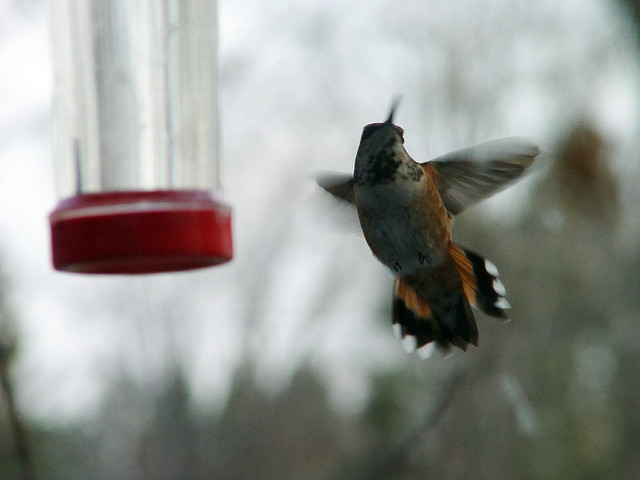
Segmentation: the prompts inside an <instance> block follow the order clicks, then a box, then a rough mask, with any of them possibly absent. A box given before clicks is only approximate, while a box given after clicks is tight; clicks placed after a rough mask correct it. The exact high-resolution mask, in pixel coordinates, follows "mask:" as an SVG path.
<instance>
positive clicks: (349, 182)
mask: <svg viewBox="0 0 640 480" xmlns="http://www.w3.org/2000/svg"><path fill="white" fill-rule="evenodd" d="M316 181H317V182H318V185H320V186H321V187H322V188H324V189H325V190H326V191H327V192H329V193H330V194H331V195H333V196H334V197H337V198H339V199H341V200H344V201H347V202H349V203H354V195H353V176H352V175H350V174H348V173H332V172H330V173H322V174H320V175H318V177H317V179H316Z"/></svg>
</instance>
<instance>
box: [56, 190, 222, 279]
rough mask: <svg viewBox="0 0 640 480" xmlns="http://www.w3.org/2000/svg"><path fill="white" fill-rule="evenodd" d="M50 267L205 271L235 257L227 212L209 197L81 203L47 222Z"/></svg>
mask: <svg viewBox="0 0 640 480" xmlns="http://www.w3.org/2000/svg"><path fill="white" fill-rule="evenodd" d="M49 221H50V223H51V245H52V251H53V266H54V268H55V269H56V270H63V271H67V272H81V273H131V274H133V273H156V272H170V271H178V270H189V269H193V268H201V267H208V266H211V265H217V264H219V263H223V262H226V261H228V260H230V259H231V257H232V254H233V248H232V242H231V209H230V208H229V207H228V206H227V205H225V204H223V203H221V202H218V201H216V200H214V199H213V197H212V196H211V195H210V193H209V192H206V191H197V190H178V191H174V190H162V191H151V192H109V193H91V194H84V195H78V196H75V197H72V198H68V199H66V200H62V201H61V202H60V203H59V204H58V206H57V207H56V209H55V210H54V211H53V212H52V213H51V215H50V216H49Z"/></svg>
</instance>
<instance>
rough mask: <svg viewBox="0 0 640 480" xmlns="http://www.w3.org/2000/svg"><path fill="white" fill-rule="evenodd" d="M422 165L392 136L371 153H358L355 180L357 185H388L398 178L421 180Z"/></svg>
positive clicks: (422, 173)
mask: <svg viewBox="0 0 640 480" xmlns="http://www.w3.org/2000/svg"><path fill="white" fill-rule="evenodd" d="M422 175H424V171H423V170H422V167H420V165H418V164H417V163H416V162H414V161H413V160H412V159H411V158H410V157H409V155H408V154H407V152H406V151H405V150H404V147H403V146H402V144H400V143H399V142H397V141H395V139H393V138H390V139H389V140H388V141H387V142H386V143H385V144H384V145H383V146H382V147H381V148H379V149H377V150H375V151H374V152H371V153H369V154H361V153H360V152H359V153H358V155H357V157H356V165H355V171H354V175H353V181H354V184H355V185H356V186H373V185H387V184H390V183H393V182H395V181H397V180H404V181H407V180H411V181H419V180H420V178H421V177H422Z"/></svg>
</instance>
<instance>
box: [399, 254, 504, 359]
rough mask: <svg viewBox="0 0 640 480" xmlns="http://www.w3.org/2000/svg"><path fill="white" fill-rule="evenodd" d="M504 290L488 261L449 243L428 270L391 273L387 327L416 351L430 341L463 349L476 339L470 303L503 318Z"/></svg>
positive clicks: (427, 350)
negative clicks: (439, 260) (396, 275)
mask: <svg viewBox="0 0 640 480" xmlns="http://www.w3.org/2000/svg"><path fill="white" fill-rule="evenodd" d="M505 294H506V292H505V289H504V286H503V285H502V282H500V280H499V279H498V269H497V268H496V266H495V265H494V264H493V263H492V262H490V261H489V260H485V259H484V258H482V257H481V256H479V255H477V254H475V253H473V252H471V251H469V250H466V249H463V248H460V247H458V246H456V245H454V244H453V243H451V244H450V247H449V255H448V257H447V258H446V259H445V261H444V262H443V263H442V264H441V265H440V266H438V267H437V268H436V269H434V270H433V271H430V272H428V273H424V274H414V275H410V276H406V277H403V278H396V279H395V282H394V288H393V308H392V316H393V329H394V331H395V333H396V335H397V336H398V337H399V338H400V340H401V341H402V345H403V347H404V348H405V350H407V351H408V352H412V351H414V350H416V351H417V352H418V354H419V355H420V356H422V357H427V356H429V355H430V354H431V352H432V351H433V349H434V347H435V346H438V347H439V348H440V349H442V350H444V351H447V350H449V349H450V348H451V346H455V347H458V348H460V349H462V350H466V349H467V346H468V345H469V343H471V344H473V345H477V344H478V328H477V326H476V322H475V319H474V316H473V312H472V311H471V306H473V307H475V308H477V309H479V310H482V311H483V312H485V313H486V314H488V315H491V316H494V317H499V318H503V319H507V318H508V317H507V313H506V310H507V309H508V308H510V305H509V303H508V302H507V300H506V299H505V298H504V295H505Z"/></svg>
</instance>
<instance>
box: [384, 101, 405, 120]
mask: <svg viewBox="0 0 640 480" xmlns="http://www.w3.org/2000/svg"><path fill="white" fill-rule="evenodd" d="M400 100H402V97H401V96H400V95H398V96H396V97H395V98H394V99H393V103H392V104H391V111H390V112H389V118H387V120H386V121H385V122H384V123H393V114H394V113H396V108H397V107H398V104H399V103H400Z"/></svg>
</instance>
